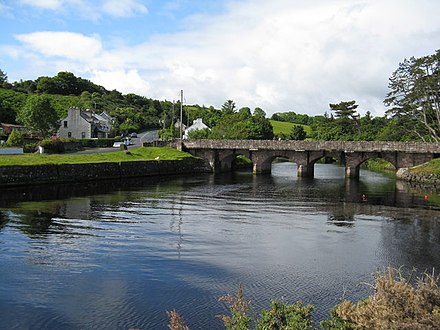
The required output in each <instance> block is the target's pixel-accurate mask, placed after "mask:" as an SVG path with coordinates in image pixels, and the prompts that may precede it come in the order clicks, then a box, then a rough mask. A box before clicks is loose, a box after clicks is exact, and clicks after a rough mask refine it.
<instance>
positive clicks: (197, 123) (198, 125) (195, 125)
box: [183, 118, 211, 140]
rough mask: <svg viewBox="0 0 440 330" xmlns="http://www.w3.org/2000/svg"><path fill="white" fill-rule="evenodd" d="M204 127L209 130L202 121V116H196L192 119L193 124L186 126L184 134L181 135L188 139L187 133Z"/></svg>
mask: <svg viewBox="0 0 440 330" xmlns="http://www.w3.org/2000/svg"><path fill="white" fill-rule="evenodd" d="M205 128H207V129H209V130H211V129H210V128H209V127H208V126H206V125H205V124H204V123H203V121H202V118H197V119H196V120H193V124H192V125H191V126H189V127H187V128H186V130H185V134H184V135H183V138H184V139H185V140H186V139H188V134H189V133H190V132H191V131H197V130H201V129H205Z"/></svg>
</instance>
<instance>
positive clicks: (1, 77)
mask: <svg viewBox="0 0 440 330" xmlns="http://www.w3.org/2000/svg"><path fill="white" fill-rule="evenodd" d="M7 82H8V76H7V75H6V72H4V71H3V70H2V69H0V86H1V85H3V84H4V83H7Z"/></svg>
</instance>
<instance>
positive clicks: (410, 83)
mask: <svg viewBox="0 0 440 330" xmlns="http://www.w3.org/2000/svg"><path fill="white" fill-rule="evenodd" d="M389 80H390V83H389V85H388V87H389V88H390V91H389V92H388V94H387V97H386V98H385V100H384V103H385V105H386V106H389V107H391V108H390V109H389V110H388V111H387V114H388V115H390V116H391V117H393V118H401V119H404V120H405V121H407V122H409V123H410V125H409V127H410V129H411V131H412V133H414V134H416V135H417V136H418V138H419V139H421V140H424V141H435V142H439V141H440V93H439V86H440V50H437V51H436V52H435V53H434V54H432V55H428V56H423V57H420V58H415V57H411V58H410V59H409V60H407V59H405V60H404V61H403V62H402V63H400V64H399V67H398V68H397V70H396V71H394V72H393V74H392V76H391V77H390V79H389Z"/></svg>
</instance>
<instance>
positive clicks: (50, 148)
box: [39, 136, 64, 153]
mask: <svg viewBox="0 0 440 330" xmlns="http://www.w3.org/2000/svg"><path fill="white" fill-rule="evenodd" d="M39 145H40V146H41V147H43V148H44V150H45V151H47V152H49V153H61V152H64V142H63V141H62V140H61V139H60V138H58V137H56V136H51V137H50V138H48V139H44V140H41V141H40V143H39Z"/></svg>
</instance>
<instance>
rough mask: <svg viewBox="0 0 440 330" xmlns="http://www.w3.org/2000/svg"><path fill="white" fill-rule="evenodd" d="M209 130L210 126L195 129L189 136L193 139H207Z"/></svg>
mask: <svg viewBox="0 0 440 330" xmlns="http://www.w3.org/2000/svg"><path fill="white" fill-rule="evenodd" d="M209 132H210V130H209V128H205V129H198V130H194V131H191V132H189V134H188V138H189V139H192V140H200V139H207V138H208V136H209Z"/></svg>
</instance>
